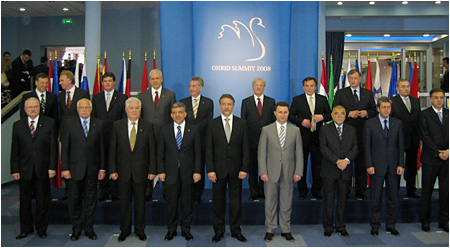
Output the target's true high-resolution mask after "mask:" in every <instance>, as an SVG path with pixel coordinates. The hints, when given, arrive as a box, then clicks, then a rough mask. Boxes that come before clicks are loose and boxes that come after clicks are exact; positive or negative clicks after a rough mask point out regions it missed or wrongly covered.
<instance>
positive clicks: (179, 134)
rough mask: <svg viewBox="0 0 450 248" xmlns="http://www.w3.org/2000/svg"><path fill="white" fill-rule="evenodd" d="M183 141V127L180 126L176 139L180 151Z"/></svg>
mask: <svg viewBox="0 0 450 248" xmlns="http://www.w3.org/2000/svg"><path fill="white" fill-rule="evenodd" d="M182 139H183V137H181V126H178V132H177V137H176V140H177V146H178V149H180V146H181V140H182Z"/></svg>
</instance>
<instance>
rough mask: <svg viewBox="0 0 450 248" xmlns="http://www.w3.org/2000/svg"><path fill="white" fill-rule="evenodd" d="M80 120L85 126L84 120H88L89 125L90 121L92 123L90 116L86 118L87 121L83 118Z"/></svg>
mask: <svg viewBox="0 0 450 248" xmlns="http://www.w3.org/2000/svg"><path fill="white" fill-rule="evenodd" d="M80 120H81V124H83V122H84V120H87V122H88V124H89V123H90V121H91V117H90V116H89V117H88V118H86V119H83V118H81V117H80Z"/></svg>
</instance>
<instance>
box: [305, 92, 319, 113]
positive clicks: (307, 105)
mask: <svg viewBox="0 0 450 248" xmlns="http://www.w3.org/2000/svg"><path fill="white" fill-rule="evenodd" d="M316 100H317V99H316ZM302 101H303V104H306V105H305V106H306V110H307V111H308V113H309V116H312V113H311V110H310V109H309V103H308V96H307V95H306V93H305V94H303V96H302Z"/></svg>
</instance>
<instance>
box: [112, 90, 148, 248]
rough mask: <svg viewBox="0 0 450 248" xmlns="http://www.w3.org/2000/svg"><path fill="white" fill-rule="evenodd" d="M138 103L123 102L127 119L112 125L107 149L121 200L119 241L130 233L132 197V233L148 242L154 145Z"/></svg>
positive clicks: (132, 100) (129, 99)
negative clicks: (147, 211) (147, 204)
mask: <svg viewBox="0 0 450 248" xmlns="http://www.w3.org/2000/svg"><path fill="white" fill-rule="evenodd" d="M141 106H142V105H141V101H140V100H139V99H138V98H136V97H130V98H128V100H127V101H126V102H125V109H126V112H127V118H125V119H122V120H119V121H116V122H115V123H114V125H113V129H112V132H111V140H110V149H109V155H108V156H109V162H108V166H109V173H111V175H110V176H111V178H112V179H113V180H117V188H118V190H119V201H120V230H121V233H120V235H119V238H118V241H119V242H122V241H124V240H125V239H126V238H127V237H128V235H130V233H131V202H132V198H133V196H134V232H135V233H136V235H137V236H138V238H139V239H140V240H142V241H144V240H147V236H146V235H145V232H144V229H145V224H146V222H147V221H146V218H145V188H146V185H147V179H148V180H153V179H154V178H155V176H156V143H155V137H154V131H153V125H152V124H151V123H150V122H148V121H146V120H143V119H139V117H140V116H141Z"/></svg>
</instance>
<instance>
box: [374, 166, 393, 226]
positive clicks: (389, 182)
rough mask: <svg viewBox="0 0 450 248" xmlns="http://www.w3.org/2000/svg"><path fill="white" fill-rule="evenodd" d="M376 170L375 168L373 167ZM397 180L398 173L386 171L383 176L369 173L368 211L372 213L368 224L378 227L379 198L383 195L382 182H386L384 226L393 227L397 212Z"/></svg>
mask: <svg viewBox="0 0 450 248" xmlns="http://www.w3.org/2000/svg"><path fill="white" fill-rule="evenodd" d="M375 170H376V169H375ZM398 180H400V176H399V175H390V174H389V172H386V175H384V176H377V175H370V211H371V213H372V216H371V220H370V226H371V227H372V228H379V227H380V226H381V224H380V221H379V218H380V213H381V198H382V196H383V182H386V186H385V191H386V199H387V200H386V207H387V217H386V228H393V227H395V223H396V221H397V212H398Z"/></svg>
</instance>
